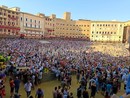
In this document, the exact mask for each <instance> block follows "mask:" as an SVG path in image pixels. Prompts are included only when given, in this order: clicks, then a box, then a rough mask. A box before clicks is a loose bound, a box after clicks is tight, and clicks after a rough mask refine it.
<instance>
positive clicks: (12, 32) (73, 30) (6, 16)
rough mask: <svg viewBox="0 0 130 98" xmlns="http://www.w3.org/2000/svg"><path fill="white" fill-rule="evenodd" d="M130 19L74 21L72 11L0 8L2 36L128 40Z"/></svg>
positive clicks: (0, 34) (106, 40)
mask: <svg viewBox="0 0 130 98" xmlns="http://www.w3.org/2000/svg"><path fill="white" fill-rule="evenodd" d="M129 31H130V21H127V22H120V21H91V20H84V19H79V20H72V19H71V13H70V12H65V13H64V15H63V18H57V17H56V15H55V14H52V15H51V16H45V15H44V14H42V13H38V14H37V15H33V14H30V13H26V12H20V8H18V7H13V8H8V7H6V6H1V7H0V36H2V37H3V36H21V34H22V35H24V37H25V38H52V37H54V38H68V39H85V40H89V41H105V42H128V39H129V38H128V36H129Z"/></svg>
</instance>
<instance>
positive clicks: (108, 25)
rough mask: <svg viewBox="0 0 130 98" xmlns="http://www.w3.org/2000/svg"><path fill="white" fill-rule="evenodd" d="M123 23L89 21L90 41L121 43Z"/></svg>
mask: <svg viewBox="0 0 130 98" xmlns="http://www.w3.org/2000/svg"><path fill="white" fill-rule="evenodd" d="M124 25H125V24H124V22H118V21H91V34H90V35H91V36H90V39H91V40H92V41H106V42H122V41H123V31H124Z"/></svg>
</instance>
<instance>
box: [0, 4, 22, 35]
mask: <svg viewBox="0 0 130 98" xmlns="http://www.w3.org/2000/svg"><path fill="white" fill-rule="evenodd" d="M19 11H20V8H18V7H14V8H8V7H6V6H3V5H2V6H0V36H1V37H11V36H13V37H14V36H19V33H20V21H19Z"/></svg>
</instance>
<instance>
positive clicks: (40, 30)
mask: <svg viewBox="0 0 130 98" xmlns="http://www.w3.org/2000/svg"><path fill="white" fill-rule="evenodd" d="M25 30H28V31H36V32H42V29H41V28H32V27H25Z"/></svg>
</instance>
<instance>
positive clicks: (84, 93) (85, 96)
mask: <svg viewBox="0 0 130 98" xmlns="http://www.w3.org/2000/svg"><path fill="white" fill-rule="evenodd" d="M83 98H89V94H88V91H86V89H85V90H84V91H83Z"/></svg>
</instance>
